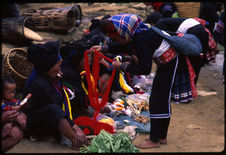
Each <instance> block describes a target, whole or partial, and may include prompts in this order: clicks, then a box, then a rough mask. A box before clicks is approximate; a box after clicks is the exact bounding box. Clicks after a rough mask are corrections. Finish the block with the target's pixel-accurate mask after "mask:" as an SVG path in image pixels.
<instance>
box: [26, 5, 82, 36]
mask: <svg viewBox="0 0 226 155" xmlns="http://www.w3.org/2000/svg"><path fill="white" fill-rule="evenodd" d="M23 16H28V17H30V19H31V23H29V25H32V26H33V27H32V28H35V29H36V30H41V31H53V32H60V33H65V32H71V31H73V30H74V29H75V27H76V26H77V27H78V26H79V25H80V24H81V20H82V12H81V8H80V6H78V5H73V6H70V7H65V8H52V9H50V8H42V9H39V10H27V11H25V12H24V13H23ZM29 22H30V21H29Z"/></svg>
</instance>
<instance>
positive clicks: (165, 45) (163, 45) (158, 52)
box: [153, 31, 170, 58]
mask: <svg viewBox="0 0 226 155" xmlns="http://www.w3.org/2000/svg"><path fill="white" fill-rule="evenodd" d="M162 32H163V33H164V34H166V35H169V34H168V33H166V32H165V31H162ZM169 48H170V44H169V43H168V42H167V41H166V40H165V39H163V40H162V43H161V45H160V46H159V47H158V48H157V49H156V50H155V52H154V54H153V58H156V57H159V56H160V55H162V54H163V53H164V52H165V51H167V50H168V49H169Z"/></svg>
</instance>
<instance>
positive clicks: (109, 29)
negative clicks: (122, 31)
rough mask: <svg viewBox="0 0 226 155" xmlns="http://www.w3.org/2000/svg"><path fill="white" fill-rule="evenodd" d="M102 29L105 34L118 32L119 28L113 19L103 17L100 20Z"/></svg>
mask: <svg viewBox="0 0 226 155" xmlns="http://www.w3.org/2000/svg"><path fill="white" fill-rule="evenodd" d="M100 29H101V32H103V33H104V34H108V33H117V30H116V28H115V26H114V24H113V23H112V21H110V20H106V19H102V20H101V21H100Z"/></svg>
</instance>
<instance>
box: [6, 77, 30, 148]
mask: <svg viewBox="0 0 226 155" xmlns="http://www.w3.org/2000/svg"><path fill="white" fill-rule="evenodd" d="M2 90H3V91H2V124H3V129H2V151H3V152H5V151H7V150H9V149H10V148H12V147H13V146H14V145H16V144H17V143H18V142H20V141H21V140H22V138H23V134H24V133H23V132H24V131H25V129H26V122H27V116H26V115H25V114H24V113H21V112H20V111H19V109H20V103H19V101H17V100H16V99H14V97H15V90H16V83H15V82H14V80H13V79H12V78H11V77H4V78H3V79H2Z"/></svg>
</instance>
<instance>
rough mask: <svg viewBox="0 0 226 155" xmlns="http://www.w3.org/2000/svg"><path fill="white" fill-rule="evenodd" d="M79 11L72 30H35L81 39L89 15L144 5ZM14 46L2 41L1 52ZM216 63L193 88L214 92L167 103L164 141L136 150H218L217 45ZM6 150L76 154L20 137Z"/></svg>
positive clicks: (220, 92) (220, 91) (141, 10)
mask: <svg viewBox="0 0 226 155" xmlns="http://www.w3.org/2000/svg"><path fill="white" fill-rule="evenodd" d="M79 4H80V6H81V8H82V11H83V22H82V24H81V26H80V27H79V28H78V29H77V30H76V31H75V32H73V33H71V34H68V35H61V34H55V33H47V32H38V33H39V34H40V35H41V36H45V37H52V38H53V40H54V39H56V40H62V41H70V40H77V39H80V38H81V35H82V33H83V31H84V30H85V29H86V28H88V26H89V25H90V20H91V19H92V18H101V17H103V16H104V15H107V14H110V15H114V14H117V13H122V12H125V13H135V14H138V15H140V16H141V17H142V18H143V19H146V17H147V12H146V10H148V9H150V8H147V7H146V6H145V5H144V4H143V3H94V4H88V3H79ZM69 5H73V4H72V3H26V4H20V5H19V7H20V11H21V13H22V12H23V11H24V10H27V9H39V8H40V7H48V6H53V7H64V6H69ZM15 47H16V46H14V45H11V44H2V53H3V54H5V53H6V52H8V51H9V50H11V49H12V48H15ZM24 48H26V47H24ZM219 48H220V53H219V54H218V55H217V63H216V64H210V65H208V66H205V67H203V68H202V70H201V73H200V77H199V81H198V84H197V90H204V91H212V92H216V94H215V95H209V96H201V95H199V96H198V97H197V98H196V99H195V100H194V101H193V102H192V103H190V104H180V105H176V104H173V103H172V104H171V105H172V113H173V115H172V118H171V122H170V126H169V130H168V144H167V145H161V147H160V148H155V149H141V150H140V152H173V153H174V152H179V153H182V152H221V151H223V150H224V149H225V148H224V147H225V132H224V127H225V126H224V124H225V119H224V116H225V115H224V108H225V107H224V85H223V84H222V64H223V52H224V48H223V47H222V46H219ZM152 71H153V70H152ZM148 137H149V135H148V134H140V135H139V136H138V137H136V139H135V140H134V141H133V143H134V144H137V143H139V142H141V141H143V140H144V139H146V138H148ZM7 153H78V152H76V151H74V150H71V149H70V148H68V147H66V146H63V145H60V144H58V143H51V142H48V141H36V142H31V141H30V140H28V139H25V138H24V139H23V140H22V141H21V142H20V143H19V144H17V145H16V146H15V147H13V148H12V149H11V150H9V151H8V152H7Z"/></svg>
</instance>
